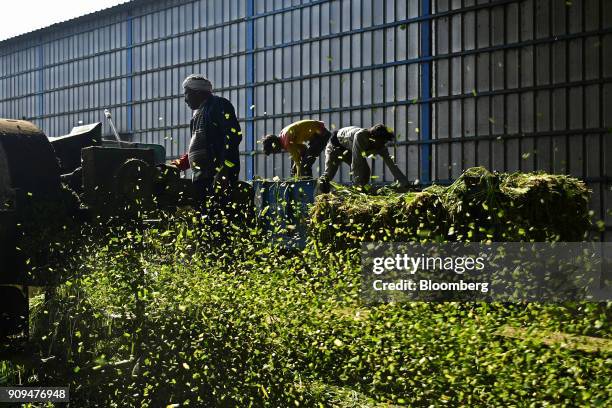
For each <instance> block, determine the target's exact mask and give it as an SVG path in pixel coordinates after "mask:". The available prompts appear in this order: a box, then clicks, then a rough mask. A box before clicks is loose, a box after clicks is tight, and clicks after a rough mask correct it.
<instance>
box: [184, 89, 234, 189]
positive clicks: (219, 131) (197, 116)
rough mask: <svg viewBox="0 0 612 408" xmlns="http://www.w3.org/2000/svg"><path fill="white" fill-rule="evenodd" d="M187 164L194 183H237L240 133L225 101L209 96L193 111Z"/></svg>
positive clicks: (221, 98) (230, 106) (231, 110)
mask: <svg viewBox="0 0 612 408" xmlns="http://www.w3.org/2000/svg"><path fill="white" fill-rule="evenodd" d="M190 129H191V143H190V144H189V164H190V166H191V170H192V172H193V180H194V181H196V180H208V181H211V182H212V180H213V179H214V178H215V177H216V176H219V175H225V176H226V177H227V178H228V179H229V181H230V182H235V181H237V180H238V174H239V173H240V155H239V151H238V146H239V145H240V142H241V140H242V131H241V130H240V124H239V123H238V118H237V117H236V111H235V110H234V106H233V105H232V103H231V102H230V101H228V100H227V99H225V98H223V97H220V96H216V95H211V96H210V97H209V98H208V99H206V101H205V102H204V103H203V104H202V106H200V107H199V108H198V109H197V110H196V111H194V114H193V118H192V119H191V124H190Z"/></svg>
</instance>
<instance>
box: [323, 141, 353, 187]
mask: <svg viewBox="0 0 612 408" xmlns="http://www.w3.org/2000/svg"><path fill="white" fill-rule="evenodd" d="M337 133H338V131H335V132H334V134H333V135H332V137H331V138H330V140H329V143H327V146H326V147H325V171H324V172H323V177H322V178H323V179H324V180H326V181H331V180H333V178H334V176H335V175H336V172H337V171H338V167H340V164H342V162H344V163H346V164H348V165H349V166H350V165H351V162H352V152H351V151H350V150H348V149H347V148H345V147H343V146H342V145H340V142H338V139H337V137H336V135H337Z"/></svg>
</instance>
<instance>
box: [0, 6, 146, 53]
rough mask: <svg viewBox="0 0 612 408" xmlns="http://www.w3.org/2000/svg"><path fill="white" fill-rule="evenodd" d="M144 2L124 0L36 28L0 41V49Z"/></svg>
mask: <svg viewBox="0 0 612 408" xmlns="http://www.w3.org/2000/svg"><path fill="white" fill-rule="evenodd" d="M149 1H150V0H149ZM145 2H148V1H147V0H126V1H124V2H123V3H121V4H117V5H115V6H112V7H107V8H104V9H100V10H97V11H93V12H91V13H87V14H84V15H82V16H79V17H74V18H71V19H69V20H65V21H61V22H59V23H55V24H51V25H49V26H47V27H43V28H38V29H36V30H33V31H28V32H26V33H23V34H19V35H16V36H14V37H9V38H7V39H5V40H2V41H0V47H1V46H3V45H6V44H8V43H11V42H16V41H21V40H25V39H27V38H29V37H33V36H37V35H40V34H41V33H44V32H45V31H50V30H55V29H58V28H60V27H62V26H67V25H70V24H73V23H76V22H83V21H87V20H91V19H93V18H98V17H100V16H102V15H108V14H113V13H117V12H121V11H123V10H128V9H130V8H132V7H134V5H135V4H136V3H137V4H140V3H145Z"/></svg>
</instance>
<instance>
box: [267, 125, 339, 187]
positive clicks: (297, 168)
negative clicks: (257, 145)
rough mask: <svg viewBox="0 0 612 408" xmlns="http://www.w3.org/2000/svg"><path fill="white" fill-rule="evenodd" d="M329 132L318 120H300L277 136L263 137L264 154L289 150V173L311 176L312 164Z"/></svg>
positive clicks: (325, 142)
mask: <svg viewBox="0 0 612 408" xmlns="http://www.w3.org/2000/svg"><path fill="white" fill-rule="evenodd" d="M330 137H331V132H330V131H329V130H327V128H326V127H325V124H324V123H323V122H320V121H318V120H309V119H307V120H300V121H297V122H294V123H292V124H290V125H288V126H286V127H284V128H283V129H282V130H281V131H280V133H279V134H278V136H276V135H267V136H266V137H264V138H263V140H262V144H263V151H264V153H265V155H266V156H269V155H270V154H273V153H280V152H282V151H286V152H289V154H290V155H291V159H292V160H293V166H292V167H291V174H295V175H297V177H312V166H313V164H314V162H315V161H316V160H317V158H318V157H319V155H320V154H321V153H323V150H324V149H325V146H326V145H327V142H328V140H329V138H330Z"/></svg>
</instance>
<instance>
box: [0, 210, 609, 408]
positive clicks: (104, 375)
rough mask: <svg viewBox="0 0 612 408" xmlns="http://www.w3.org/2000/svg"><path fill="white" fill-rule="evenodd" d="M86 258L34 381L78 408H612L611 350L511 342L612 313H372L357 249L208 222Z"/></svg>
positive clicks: (471, 306) (595, 324) (427, 309)
mask: <svg viewBox="0 0 612 408" xmlns="http://www.w3.org/2000/svg"><path fill="white" fill-rule="evenodd" d="M220 230H222V231H223V232H224V234H222V235H219V234H218V232H219V231H220ZM232 231H234V233H232ZM81 264H82V271H81V273H78V274H75V276H74V277H73V278H72V279H70V280H69V281H68V282H66V283H65V284H63V285H61V286H60V287H59V288H58V289H57V292H56V294H55V296H53V297H49V298H47V299H45V300H44V302H39V305H38V306H37V308H36V309H35V310H34V313H33V315H34V316H33V324H34V327H33V328H32V329H33V330H32V336H33V338H34V339H36V340H37V341H38V342H39V343H40V346H39V350H40V357H41V359H42V360H43V361H45V363H44V364H43V365H42V366H41V367H39V368H38V371H37V373H36V378H35V379H34V380H33V382H34V383H36V382H37V381H38V382H39V383H40V384H44V385H47V386H49V385H62V386H65V385H69V386H70V387H71V388H70V390H71V391H70V393H71V402H72V404H71V405H75V406H84V407H85V406H104V407H165V406H181V407H183V406H192V407H249V406H251V407H386V406H389V405H387V404H393V406H410V407H412V406H430V405H437V404H445V405H448V406H483V407H485V406H486V407H489V406H509V405H513V406H535V405H547V404H548V405H551V406H568V407H570V406H585V405H589V406H607V405H609V403H610V402H611V401H610V395H611V393H610V384H609V378H610V375H611V365H610V355H609V353H606V352H604V351H599V352H592V353H585V352H582V351H579V350H574V349H571V348H567V347H563V346H561V345H557V346H546V345H544V344H541V343H540V342H537V341H534V340H533V339H531V338H529V336H525V337H524V338H521V339H511V338H505V337H502V336H499V335H498V334H497V332H498V330H499V329H500V328H501V327H502V326H506V325H512V326H515V327H528V328H531V327H533V326H534V325H537V326H538V327H540V328H543V329H549V330H562V331H564V332H568V333H575V334H583V335H593V336H599V337H605V338H610V327H609V324H607V322H609V321H610V317H611V312H612V309H611V308H610V304H594V303H571V304H570V303H568V304H563V305H539V304H484V303H463V304H462V303H440V304H434V303H424V302H421V303H396V304H383V305H376V306H370V307H366V306H364V305H363V304H362V302H361V301H360V273H361V265H360V259H359V253H358V251H356V250H343V251H337V250H331V249H330V248H326V247H323V248H315V246H314V245H308V246H307V247H306V248H305V249H304V250H303V251H302V252H300V253H294V254H287V253H286V252H284V251H283V250H282V249H281V248H280V246H279V245H277V244H275V243H274V242H273V243H270V237H269V236H267V235H266V234H263V233H262V231H260V230H257V229H234V228H232V227H231V225H229V224H227V223H224V224H222V225H221V226H213V227H211V225H210V220H206V219H201V218H200V217H199V215H198V214H193V215H191V214H185V215H181V216H180V217H175V218H172V219H167V220H162V221H161V222H160V223H159V224H158V225H156V226H152V227H151V228H149V229H147V230H145V231H140V232H139V231H138V230H134V229H129V228H117V229H115V230H113V231H111V232H110V233H109V235H108V236H107V237H106V241H100V242H96V243H94V242H92V245H90V246H88V248H87V250H86V251H85V252H84V253H83V255H82V257H81ZM0 374H1V373H0Z"/></svg>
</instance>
